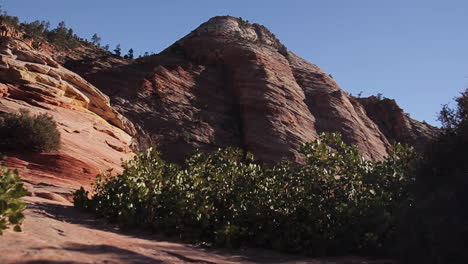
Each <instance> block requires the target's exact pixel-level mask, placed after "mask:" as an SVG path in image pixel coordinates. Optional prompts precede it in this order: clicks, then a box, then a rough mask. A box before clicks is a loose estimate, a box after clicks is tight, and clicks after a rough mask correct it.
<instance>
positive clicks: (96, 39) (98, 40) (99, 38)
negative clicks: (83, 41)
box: [91, 33, 109, 49]
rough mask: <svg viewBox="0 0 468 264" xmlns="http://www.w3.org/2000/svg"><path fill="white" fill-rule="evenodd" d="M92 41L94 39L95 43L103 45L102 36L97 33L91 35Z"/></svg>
mask: <svg viewBox="0 0 468 264" xmlns="http://www.w3.org/2000/svg"><path fill="white" fill-rule="evenodd" d="M91 41H92V43H93V45H95V46H99V45H101V37H99V36H98V34H97V33H94V35H93V36H92V37H91ZM107 49H109V48H107Z"/></svg>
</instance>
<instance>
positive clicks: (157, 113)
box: [65, 17, 437, 162]
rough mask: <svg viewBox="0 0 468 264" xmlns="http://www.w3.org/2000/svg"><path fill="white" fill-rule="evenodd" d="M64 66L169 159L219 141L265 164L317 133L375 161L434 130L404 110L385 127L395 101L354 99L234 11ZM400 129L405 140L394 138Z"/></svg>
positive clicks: (293, 154) (292, 155)
mask: <svg viewBox="0 0 468 264" xmlns="http://www.w3.org/2000/svg"><path fill="white" fill-rule="evenodd" d="M65 66H66V67H68V68H70V69H72V70H74V71H76V72H78V73H80V74H81V75H82V76H83V77H84V78H86V79H87V80H88V81H90V82H91V83H93V84H94V85H95V86H96V87H98V88H99V89H100V90H102V91H103V92H104V93H106V94H107V95H109V96H110V97H111V102H112V104H113V105H114V106H115V107H116V109H118V111H119V112H121V113H122V114H123V115H124V116H126V117H128V118H129V119H130V120H131V121H132V122H133V124H134V125H135V126H136V127H137V130H138V133H137V140H138V142H139V143H140V145H141V146H142V147H147V146H149V145H152V144H157V145H159V148H160V149H161V150H162V152H163V153H164V155H165V156H166V158H169V159H170V160H175V161H180V160H182V159H183V158H184V157H185V156H187V155H188V154H190V153H191V151H192V150H193V149H195V148H201V149H206V150H210V149H215V148H218V147H226V146H235V147H241V148H243V149H245V150H248V151H250V152H252V153H254V154H255V156H256V157H257V158H259V159H260V160H262V161H266V162H273V161H278V160H282V159H290V160H295V161H300V160H301V155H300V154H299V153H298V152H297V148H298V146H299V145H300V144H301V143H303V142H306V141H311V140H314V139H315V138H317V136H318V134H319V133H321V132H340V133H341V134H342V135H343V137H344V139H345V141H347V142H348V143H350V144H355V145H356V146H358V147H359V149H361V150H362V151H363V152H364V153H366V155H367V157H368V158H374V159H381V158H382V157H384V156H385V155H386V154H387V151H388V149H389V147H390V146H391V145H392V144H394V143H395V142H397V141H401V140H403V142H404V143H408V144H411V145H414V146H416V147H418V148H420V147H422V146H423V145H424V143H425V142H427V141H428V140H430V138H432V137H433V136H434V134H435V133H436V131H437V129H435V128H433V127H431V126H429V125H427V124H422V123H419V122H417V121H414V120H412V119H410V118H409V117H407V116H405V115H403V116H401V118H399V119H395V120H396V122H399V123H398V124H392V125H391V129H390V130H391V131H392V132H389V131H390V130H389V127H390V125H389V124H388V123H389V122H390V123H392V122H393V121H391V120H390V119H388V118H387V117H389V116H393V115H400V114H399V112H398V111H400V112H401V113H402V111H401V109H399V108H398V107H397V108H394V107H387V106H385V105H382V107H380V108H378V109H374V108H373V107H371V106H370V104H369V103H368V102H367V101H365V100H363V99H358V98H353V97H352V96H350V95H348V94H347V93H346V92H344V91H343V90H341V89H340V87H339V86H338V85H337V83H336V82H335V81H334V80H333V79H332V78H331V77H330V76H329V75H328V74H326V73H325V72H323V71H322V70H321V69H320V68H318V67H317V66H316V65H314V64H311V63H309V62H307V61H305V60H304V59H302V58H300V57H298V56H297V55H295V54H293V53H291V52H289V51H287V49H286V47H285V46H284V45H283V44H281V42H280V41H279V40H278V39H277V38H276V37H275V36H274V35H273V34H272V33H271V32H269V31H268V30H267V29H266V28H265V27H263V26H261V25H257V24H249V23H247V22H245V21H242V20H240V19H238V18H234V17H214V18H212V19H210V20H209V21H207V22H206V23H204V24H202V25H200V26H199V27H198V28H197V29H195V30H194V31H192V32H191V33H190V34H188V35H187V36H185V37H184V38H182V39H180V40H179V41H177V42H176V43H174V44H173V45H171V46H170V47H168V48H167V49H166V50H164V51H163V52H161V53H160V54H158V55H153V56H149V57H144V58H141V59H137V60H135V61H126V62H119V61H118V60H117V59H116V58H112V57H108V58H99V59H89V60H81V61H69V62H68V63H66V65H65ZM395 111H396V112H395ZM397 112H398V113H397ZM383 113H386V114H383ZM392 120H393V119H392ZM384 124H386V125H384ZM408 124H410V125H408ZM408 131H410V134H411V135H412V136H411V140H406V139H404V138H403V137H401V136H399V135H408Z"/></svg>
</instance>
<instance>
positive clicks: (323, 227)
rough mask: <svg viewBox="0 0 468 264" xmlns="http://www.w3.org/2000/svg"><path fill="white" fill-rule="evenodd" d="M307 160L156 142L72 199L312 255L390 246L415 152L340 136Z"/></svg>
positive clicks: (146, 223) (217, 237)
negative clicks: (368, 146) (178, 159)
mask: <svg viewBox="0 0 468 264" xmlns="http://www.w3.org/2000/svg"><path fill="white" fill-rule="evenodd" d="M301 152H302V153H303V154H304V155H305V157H306V162H305V164H303V165H297V164H292V163H289V162H283V163H281V164H278V165H277V166H274V167H267V166H263V165H259V164H257V163H255V161H254V158H253V156H252V155H251V154H249V153H247V154H246V153H243V152H242V151H240V150H237V149H230V148H228V149H220V150H218V151H215V152H211V153H203V152H197V153H195V154H194V155H192V156H191V157H190V158H189V159H187V160H186V162H185V164H184V166H182V167H178V166H176V165H173V164H168V163H165V162H164V161H163V160H161V158H160V156H159V152H157V151H156V150H155V149H150V150H148V151H147V152H144V153H140V154H138V155H137V156H136V157H135V158H134V159H133V160H130V161H128V162H126V163H124V164H123V166H124V172H123V173H122V174H120V175H117V176H115V177H110V176H109V175H103V176H98V182H97V184H96V187H95V189H94V191H93V195H92V197H91V198H90V199H89V198H88V195H89V193H87V192H86V191H85V190H84V189H81V190H79V191H77V192H76V193H75V206H77V207H79V208H85V209H88V210H91V211H94V212H96V213H97V214H100V215H102V216H104V217H107V218H109V219H111V220H114V221H117V222H118V223H120V224H123V225H128V226H141V227H144V228H148V229H152V230H162V231H166V232H168V233H170V234H175V235H178V236H180V237H183V238H186V239H189V240H191V241H207V242H212V243H214V244H216V245H221V246H260V247H267V248H275V249H280V250H284V251H290V252H303V253H308V254H311V255H324V254H327V255H335V254H347V253H358V252H362V253H364V252H365V253H375V254H380V253H382V254H383V253H387V252H386V249H387V248H388V247H389V246H391V245H392V243H393V242H394V241H395V237H396V235H397V229H396V226H397V223H398V219H399V216H398V215H397V213H396V211H398V210H400V208H403V207H408V206H409V204H410V201H411V199H410V197H409V194H408V193H407V192H406V190H407V188H408V186H410V185H411V183H412V181H413V179H412V178H411V177H410V175H411V171H412V168H413V162H414V160H415V155H414V152H413V151H412V150H411V149H409V148H404V147H402V146H400V145H398V146H396V147H395V148H394V150H393V152H392V154H391V155H389V157H387V158H386V159H385V160H384V161H381V162H374V161H369V160H366V159H364V158H363V156H362V154H361V152H359V150H358V149H357V148H355V147H352V146H348V145H346V144H344V143H343V141H342V140H341V137H340V136H339V135H337V134H324V135H322V136H321V137H320V138H319V139H318V140H316V141H315V142H312V143H307V144H305V145H304V146H303V147H302V149H301Z"/></svg>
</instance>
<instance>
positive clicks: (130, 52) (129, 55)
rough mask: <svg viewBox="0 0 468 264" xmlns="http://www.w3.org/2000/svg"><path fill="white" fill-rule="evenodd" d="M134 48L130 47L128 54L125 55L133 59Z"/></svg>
mask: <svg viewBox="0 0 468 264" xmlns="http://www.w3.org/2000/svg"><path fill="white" fill-rule="evenodd" d="M133 56H134V55H133V49H129V50H128V53H127V55H125V57H126V59H133Z"/></svg>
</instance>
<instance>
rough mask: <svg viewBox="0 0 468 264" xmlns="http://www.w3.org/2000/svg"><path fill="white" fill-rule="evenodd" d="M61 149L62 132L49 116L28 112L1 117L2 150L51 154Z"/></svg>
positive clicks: (7, 114)
mask: <svg viewBox="0 0 468 264" xmlns="http://www.w3.org/2000/svg"><path fill="white" fill-rule="evenodd" d="M59 147H60V132H59V131H58V130H57V124H56V123H55V121H54V120H53V118H52V117H51V116H49V115H47V114H39V115H36V116H32V115H30V114H29V112H28V111H25V110H21V111H20V113H19V114H14V113H4V114H1V115H0V150H5V151H21V152H22V151H31V152H49V151H52V150H56V149H58V148H59Z"/></svg>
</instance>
